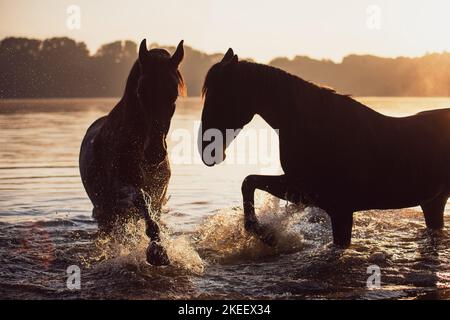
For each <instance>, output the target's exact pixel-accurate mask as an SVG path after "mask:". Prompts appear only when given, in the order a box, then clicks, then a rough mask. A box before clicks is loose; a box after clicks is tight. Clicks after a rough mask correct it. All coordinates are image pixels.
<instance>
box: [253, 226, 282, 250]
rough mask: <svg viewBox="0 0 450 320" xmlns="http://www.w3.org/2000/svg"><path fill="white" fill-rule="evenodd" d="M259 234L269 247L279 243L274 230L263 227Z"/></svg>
mask: <svg viewBox="0 0 450 320" xmlns="http://www.w3.org/2000/svg"><path fill="white" fill-rule="evenodd" d="M258 236H259V239H260V240H261V241H262V243H264V244H265V245H268V246H269V247H275V246H276V245H277V243H278V240H277V237H276V235H275V232H274V231H273V230H269V229H263V230H262V232H261V233H260V234H259V235H258Z"/></svg>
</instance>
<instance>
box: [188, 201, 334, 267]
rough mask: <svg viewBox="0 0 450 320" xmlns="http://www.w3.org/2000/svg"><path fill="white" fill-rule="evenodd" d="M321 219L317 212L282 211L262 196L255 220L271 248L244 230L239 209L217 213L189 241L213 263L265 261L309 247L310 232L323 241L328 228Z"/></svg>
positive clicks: (295, 209) (286, 209) (301, 210)
mask: <svg viewBox="0 0 450 320" xmlns="http://www.w3.org/2000/svg"><path fill="white" fill-rule="evenodd" d="M312 216H315V217H320V218H317V220H316V221H313V220H310V219H309V218H310V217H312ZM322 218H323V217H322V213H320V212H318V211H317V210H313V209H308V210H304V208H302V207H295V206H289V207H284V208H283V207H281V206H280V202H279V200H278V199H276V198H273V197H266V198H265V199H264V203H263V205H262V206H261V207H260V208H259V209H258V220H259V222H260V223H261V224H262V225H264V226H265V227H267V228H268V229H269V230H270V231H269V232H271V233H272V234H273V235H274V236H275V238H276V239H277V244H276V245H275V246H273V247H270V246H268V245H265V244H264V243H262V242H261V241H260V240H259V239H258V238H256V237H255V236H253V235H251V234H249V233H247V232H246V231H245V229H244V213H243V211H242V208H231V209H225V210H221V211H219V212H218V213H217V214H215V215H213V216H211V217H209V218H207V219H206V220H205V221H204V223H203V224H202V225H200V227H199V228H198V230H197V232H196V233H195V234H194V237H193V239H194V241H195V246H196V248H197V249H198V251H199V252H200V253H201V255H202V256H204V257H205V258H206V259H207V260H209V261H212V262H215V263H237V262H241V261H249V260H258V259H265V258H268V257H273V256H277V255H280V254H289V253H294V252H298V251H301V250H303V249H305V247H306V246H309V245H310V243H309V241H308V240H307V238H310V237H313V236H312V235H311V234H312V233H314V234H315V236H317V235H318V234H319V235H320V236H321V237H325V238H327V237H328V235H327V232H326V231H325V230H328V229H329V227H328V226H321V223H319V222H323V221H322V220H321V219H322ZM324 221H325V220H324ZM315 236H314V237H315ZM315 238H316V237H315ZM315 241H317V239H315Z"/></svg>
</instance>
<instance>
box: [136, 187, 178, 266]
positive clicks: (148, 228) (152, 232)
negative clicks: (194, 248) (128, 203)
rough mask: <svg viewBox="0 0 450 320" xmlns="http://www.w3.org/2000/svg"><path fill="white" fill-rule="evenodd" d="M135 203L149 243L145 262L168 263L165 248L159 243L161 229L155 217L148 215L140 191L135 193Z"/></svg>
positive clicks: (158, 264) (153, 263)
mask: <svg viewBox="0 0 450 320" xmlns="http://www.w3.org/2000/svg"><path fill="white" fill-rule="evenodd" d="M135 205H136V207H137V208H138V210H139V212H140V213H141V215H142V217H143V218H144V221H145V234H146V235H147V236H148V237H149V239H150V244H149V246H148V248H147V252H146V255H147V262H148V263H149V264H151V265H154V266H163V265H168V264H170V261H169V257H168V256H167V253H166V250H165V249H164V247H163V246H162V244H161V230H160V228H159V225H158V223H157V222H156V221H155V218H156V217H152V215H150V212H149V208H148V206H147V203H146V202H145V198H144V194H143V193H142V192H141V191H139V193H138V194H137V195H136V201H135Z"/></svg>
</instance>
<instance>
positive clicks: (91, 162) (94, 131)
mask: <svg viewBox="0 0 450 320" xmlns="http://www.w3.org/2000/svg"><path fill="white" fill-rule="evenodd" d="M106 119H107V116H104V117H101V118H99V119H97V120H95V121H94V122H93V123H92V124H91V125H90V126H89V128H88V129H87V131H86V134H85V136H84V138H83V141H82V143H81V149H80V157H79V166H80V175H81V180H82V182H83V185H84V187H85V189H86V192H87V194H88V196H89V198H90V199H91V200H92V201H94V197H95V193H96V192H95V186H94V185H93V181H95V179H94V178H93V176H92V175H93V174H94V171H96V170H95V161H96V157H95V143H94V142H95V139H96V137H97V136H98V133H99V132H100V130H101V128H102V127H103V125H104V124H105V122H106Z"/></svg>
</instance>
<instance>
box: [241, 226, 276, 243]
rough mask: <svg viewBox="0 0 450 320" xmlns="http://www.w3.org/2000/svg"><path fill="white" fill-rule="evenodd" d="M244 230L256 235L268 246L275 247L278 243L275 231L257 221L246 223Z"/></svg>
mask: <svg viewBox="0 0 450 320" xmlns="http://www.w3.org/2000/svg"><path fill="white" fill-rule="evenodd" d="M245 230H246V231H247V232H249V233H251V234H253V235H254V236H256V237H257V238H258V239H259V240H261V242H262V243H264V244H265V245H268V246H269V247H275V246H276V245H277V243H278V241H277V237H276V235H275V231H274V230H273V229H271V228H268V227H265V226H261V225H260V224H259V223H258V222H253V223H251V224H246V225H245Z"/></svg>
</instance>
